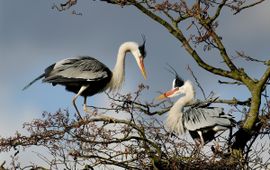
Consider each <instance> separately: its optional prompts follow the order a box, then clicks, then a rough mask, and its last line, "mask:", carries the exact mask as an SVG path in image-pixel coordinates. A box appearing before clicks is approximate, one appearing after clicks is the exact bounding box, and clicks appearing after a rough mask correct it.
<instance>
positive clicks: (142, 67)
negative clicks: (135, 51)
mask: <svg viewBox="0 0 270 170" xmlns="http://www.w3.org/2000/svg"><path fill="white" fill-rule="evenodd" d="M139 62H140V63H139V67H140V70H141V72H142V75H143V78H144V79H145V80H146V79H147V75H146V71H145V68H144V63H143V58H142V57H140V61H139Z"/></svg>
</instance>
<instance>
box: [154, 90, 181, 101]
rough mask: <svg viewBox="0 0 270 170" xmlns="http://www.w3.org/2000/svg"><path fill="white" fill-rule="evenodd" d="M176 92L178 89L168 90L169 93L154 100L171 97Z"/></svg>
mask: <svg viewBox="0 0 270 170" xmlns="http://www.w3.org/2000/svg"><path fill="white" fill-rule="evenodd" d="M177 90H178V88H174V89H172V90H169V91H167V92H165V93H163V94H161V95H160V96H158V97H156V98H155V100H162V99H165V98H168V97H170V96H171V95H173V94H174V93H175V92H176V91H177Z"/></svg>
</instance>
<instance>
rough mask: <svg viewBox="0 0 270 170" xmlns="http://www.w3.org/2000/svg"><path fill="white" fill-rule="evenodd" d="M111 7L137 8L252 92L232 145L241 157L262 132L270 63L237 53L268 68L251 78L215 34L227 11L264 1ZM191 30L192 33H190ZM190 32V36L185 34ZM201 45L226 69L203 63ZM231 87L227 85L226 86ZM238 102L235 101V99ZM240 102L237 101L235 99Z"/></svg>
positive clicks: (122, 0)
mask: <svg viewBox="0 0 270 170" xmlns="http://www.w3.org/2000/svg"><path fill="white" fill-rule="evenodd" d="M101 1H105V2H107V3H110V4H115V5H120V6H134V7H135V8H137V9H138V10H139V11H141V12H142V13H144V14H145V15H146V16H148V17H150V18H151V19H152V20H154V21H155V22H157V23H159V24H160V25H162V26H163V27H165V28H166V29H167V30H168V32H169V33H170V34H172V35H173V36H174V37H175V38H176V39H178V40H179V42H180V45H181V47H184V48H185V50H186V51H187V52H188V53H189V54H190V56H191V57H192V58H193V59H194V60H195V61H196V62H197V64H198V65H199V66H200V67H202V68H203V69H205V70H207V71H209V72H210V73H212V74H216V75H219V76H221V77H226V78H229V79H232V80H233V81H235V82H234V83H236V84H242V85H244V86H245V87H247V88H248V90H249V92H250V106H249V108H248V113H247V114H246V116H245V119H244V120H243V122H242V125H241V128H240V129H239V131H238V132H237V133H236V134H235V141H234V143H233V145H232V149H233V154H234V155H235V156H236V157H242V156H243V155H242V153H243V152H244V148H245V146H246V144H247V143H248V141H250V140H251V139H252V138H253V137H254V134H256V132H257V131H258V130H259V129H260V126H261V123H260V119H259V113H260V107H261V100H262V96H263V95H262V93H263V91H264V90H265V87H266V84H267V82H268V81H269V76H270V60H268V61H260V60H257V59H254V58H252V57H250V56H247V55H245V54H244V53H243V52H237V57H240V58H242V59H245V60H249V61H253V62H260V63H262V64H263V65H264V66H265V71H264V73H263V74H262V75H261V77H259V78H252V77H251V76H249V75H248V74H247V73H246V72H245V68H240V67H238V66H237V65H236V64H235V63H234V61H233V58H232V57H231V56H229V55H228V53H227V49H226V47H225V45H224V44H223V42H222V36H221V35H219V34H218V33H217V32H216V29H217V27H218V26H219V24H218V22H217V19H218V18H219V16H220V13H221V11H222V10H224V9H225V8H229V9H231V11H232V12H233V13H234V14H238V13H240V12H241V11H243V10H247V9H249V8H251V7H254V6H256V5H259V4H261V3H263V2H264V0H255V1H247V0H213V1H211V0H196V1H195V0H194V1H189V2H187V1H186V0H180V1H177V2H175V1H169V0H164V1H155V0H139V1H137V0H101ZM73 4H76V3H74V1H67V3H66V5H61V7H62V9H65V8H64V7H65V6H68V7H70V6H72V5H73ZM187 22H190V26H189V27H188V29H187V30H185V28H181V27H180V26H181V24H183V23H187ZM189 30H190V31H189ZM185 32H187V33H185ZM198 46H202V47H203V49H204V50H217V51H218V52H219V54H220V59H221V60H222V61H223V62H224V68H218V67H215V66H213V65H210V64H208V63H206V62H205V61H204V59H203V58H202V57H201V56H202V55H203V54H200V53H199V52H198V50H197V48H198ZM227 84H228V83H227ZM235 100H236V99H235ZM236 101H237V100H236Z"/></svg>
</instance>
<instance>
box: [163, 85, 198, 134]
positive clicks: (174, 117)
mask: <svg viewBox="0 0 270 170" xmlns="http://www.w3.org/2000/svg"><path fill="white" fill-rule="evenodd" d="M181 88H183V91H184V93H185V96H183V97H181V98H180V99H178V100H177V101H176V102H175V103H174V105H173V106H172V107H171V109H170V111H169V114H168V117H167V120H166V126H167V128H168V129H169V130H170V131H173V132H175V133H178V134H183V133H184V132H185V128H184V126H183V121H182V116H183V108H184V106H185V105H186V104H188V103H190V102H192V101H193V99H194V97H195V91H194V89H193V86H192V83H191V82H190V81H189V80H187V81H186V82H185V84H184V85H183V86H182V87H181Z"/></svg>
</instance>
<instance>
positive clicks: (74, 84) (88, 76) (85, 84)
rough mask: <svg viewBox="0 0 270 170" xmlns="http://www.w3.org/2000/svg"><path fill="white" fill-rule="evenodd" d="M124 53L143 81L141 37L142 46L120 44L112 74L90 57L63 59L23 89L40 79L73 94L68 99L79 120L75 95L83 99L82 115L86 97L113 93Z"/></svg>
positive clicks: (122, 74) (119, 80)
mask: <svg viewBox="0 0 270 170" xmlns="http://www.w3.org/2000/svg"><path fill="white" fill-rule="evenodd" d="M128 52H130V53H131V54H132V55H133V56H134V58H135V60H136V62H137V64H138V66H139V69H140V71H141V73H142V75H143V77H144V78H145V79H146V71H145V68H144V58H145V56H146V51H145V37H144V36H143V44H142V45H139V44H138V43H136V42H132V41H129V42H125V43H123V44H122V45H120V47H119V50H118V54H117V59H116V64H115V67H114V69H113V70H112V71H111V70H110V69H109V68H108V67H107V66H106V65H105V64H103V63H101V62H100V61H98V60H97V59H95V58H93V57H89V56H80V57H76V58H67V59H63V60H60V61H58V62H56V63H54V64H52V65H50V66H49V67H47V68H46V69H45V70H44V73H42V74H41V75H40V76H38V77H37V78H36V79H34V80H33V81H31V82H30V83H29V84H28V85H26V86H25V87H24V88H23V90H25V89H27V88H28V87H29V86H31V85H32V84H33V83H35V82H36V81H37V80H39V79H42V78H43V79H42V82H46V83H51V84H52V85H53V86H55V85H57V84H59V85H63V86H65V88H66V90H67V91H70V92H73V93H75V94H76V95H75V96H74V97H73V99H72V103H73V105H74V107H75V109H76V111H77V114H78V116H79V117H80V118H82V117H81V115H80V112H79V110H78V108H77V106H76V103H75V101H76V99H77V98H78V96H83V97H84V106H83V108H84V111H85V112H86V110H87V105H86V100H87V97H88V96H92V95H95V94H96V93H99V92H103V91H105V90H107V89H108V90H109V91H117V90H118V89H119V88H120V87H121V86H122V84H123V81H124V78H125V56H126V54H127V53H128Z"/></svg>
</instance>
